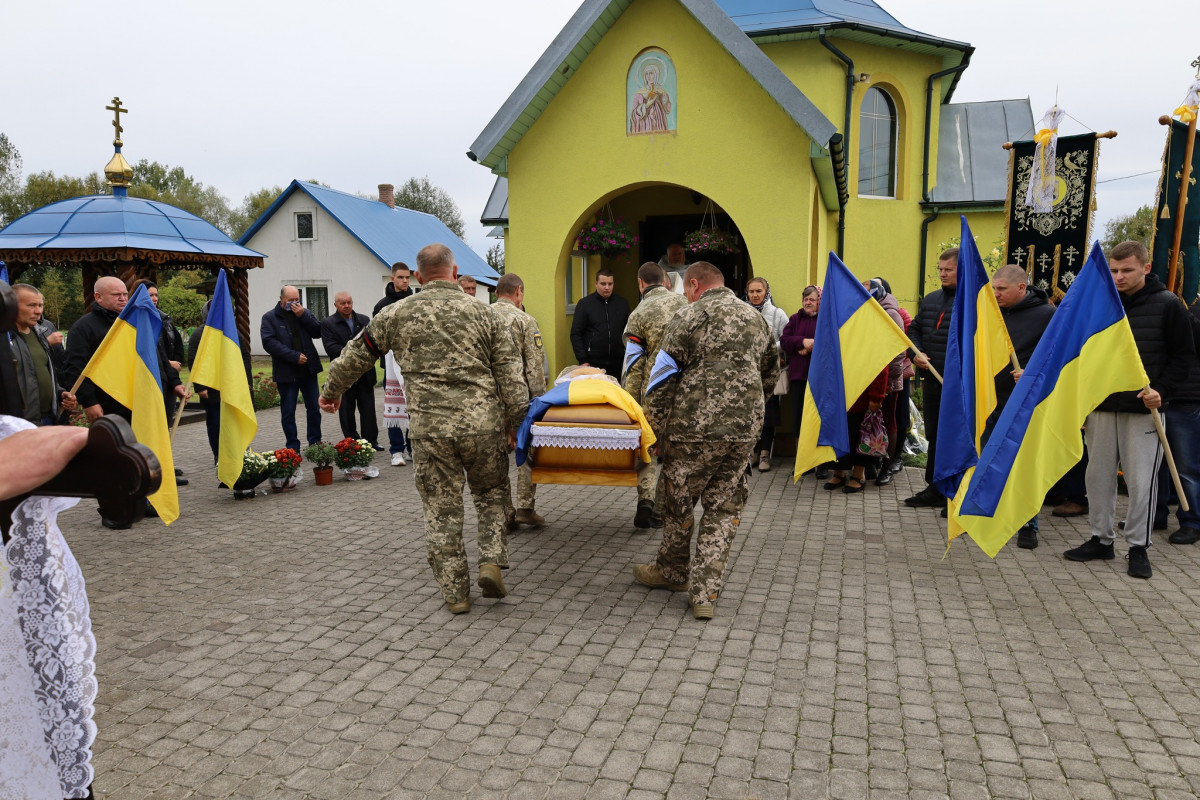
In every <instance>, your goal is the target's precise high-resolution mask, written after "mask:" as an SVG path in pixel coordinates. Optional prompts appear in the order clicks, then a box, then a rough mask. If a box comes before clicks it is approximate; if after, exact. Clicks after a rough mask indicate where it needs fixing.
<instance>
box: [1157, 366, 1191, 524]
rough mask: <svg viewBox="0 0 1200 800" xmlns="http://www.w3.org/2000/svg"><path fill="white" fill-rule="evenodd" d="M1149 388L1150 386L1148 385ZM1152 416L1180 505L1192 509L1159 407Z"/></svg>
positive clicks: (1184, 508)
mask: <svg viewBox="0 0 1200 800" xmlns="http://www.w3.org/2000/svg"><path fill="white" fill-rule="evenodd" d="M1146 388H1147V389H1149V388H1150V387H1149V386H1147V387H1146ZM1150 417H1151V418H1152V419H1153V420H1154V430H1155V431H1157V432H1158V441H1159V442H1160V443H1161V444H1162V447H1163V457H1164V458H1166V459H1167V469H1169V470H1170V471H1171V481H1172V482H1173V483H1174V484H1175V494H1176V495H1178V496H1179V507H1180V508H1181V509H1183V510H1184V511H1191V510H1192V509H1191V508H1189V507H1188V501H1187V496H1186V495H1185V494H1184V493H1183V483H1182V482H1181V481H1180V480H1179V470H1178V469H1177V468H1176V467H1175V457H1174V456H1173V455H1171V445H1169V444H1167V431H1166V429H1164V428H1163V422H1162V415H1161V414H1159V413H1158V409H1157V408H1152V409H1150Z"/></svg>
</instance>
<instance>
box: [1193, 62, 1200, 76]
mask: <svg viewBox="0 0 1200 800" xmlns="http://www.w3.org/2000/svg"><path fill="white" fill-rule="evenodd" d="M1192 66H1193V67H1195V68H1196V77H1197V78H1200V57H1198V58H1197V59H1196V60H1195V61H1193V62H1192Z"/></svg>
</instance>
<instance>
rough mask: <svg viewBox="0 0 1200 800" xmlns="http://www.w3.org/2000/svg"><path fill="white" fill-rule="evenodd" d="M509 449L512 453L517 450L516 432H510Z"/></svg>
mask: <svg viewBox="0 0 1200 800" xmlns="http://www.w3.org/2000/svg"><path fill="white" fill-rule="evenodd" d="M508 449H509V450H510V451H511V450H516V449H517V433H516V431H510V432H509V434H508Z"/></svg>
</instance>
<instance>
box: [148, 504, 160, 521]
mask: <svg viewBox="0 0 1200 800" xmlns="http://www.w3.org/2000/svg"><path fill="white" fill-rule="evenodd" d="M146 517H147V518H156V517H158V509H157V508H155V507H154V504H153V503H151V502H150V501H149V500H147V501H146Z"/></svg>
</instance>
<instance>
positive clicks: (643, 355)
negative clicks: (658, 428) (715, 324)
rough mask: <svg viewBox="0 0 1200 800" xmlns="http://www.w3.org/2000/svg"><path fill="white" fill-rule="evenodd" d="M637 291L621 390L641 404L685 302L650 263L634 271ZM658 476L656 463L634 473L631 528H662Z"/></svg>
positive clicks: (627, 331)
mask: <svg viewBox="0 0 1200 800" xmlns="http://www.w3.org/2000/svg"><path fill="white" fill-rule="evenodd" d="M638 291H640V292H641V294H642V301H641V302H640V303H638V307H637V308H635V309H634V310H633V313H632V314H630V315H629V322H627V323H626V324H625V363H624V364H623V365H622V369H621V386H622V387H623V388H624V389H625V391H627V392H629V393H630V394H631V395H633V399H634V400H637V401H638V402H639V403H641V402H642V401H643V400H644V399H645V394H646V384H647V383H648V381H649V378H650V367H651V365H652V364H654V359H655V358H657V357H658V350H659V345H660V344H661V343H662V336H663V332H664V331H666V329H667V324H668V323H669V322H670V321H671V319H672V318H673V317H674V316H675V312H676V311H678V310H679V309H681V308H683V307H684V306H686V305H687V298H686V297H684V296H683V295H681V294H675V293H674V292H672V291H671V290H670V288H669V287H668V279H667V274H666V271H665V270H663V268H662V267H660V266H659V265H658V264H655V263H654V262H653V261H647V262H646V263H645V264H642V266H641V268H640V269H639V270H638ZM658 475H659V469H658V464H657V463H652V464H650V465H649V466H647V467H646V468H645V469H643V470H642V471H641V472H639V473H638V503H637V512H636V513H635V514H634V515H633V524H634V525H635V526H637V527H639V528H649V527H651V526H654V527H656V528H661V527H662V508H663V494H662V484H661V482H660V481H659V479H658Z"/></svg>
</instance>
